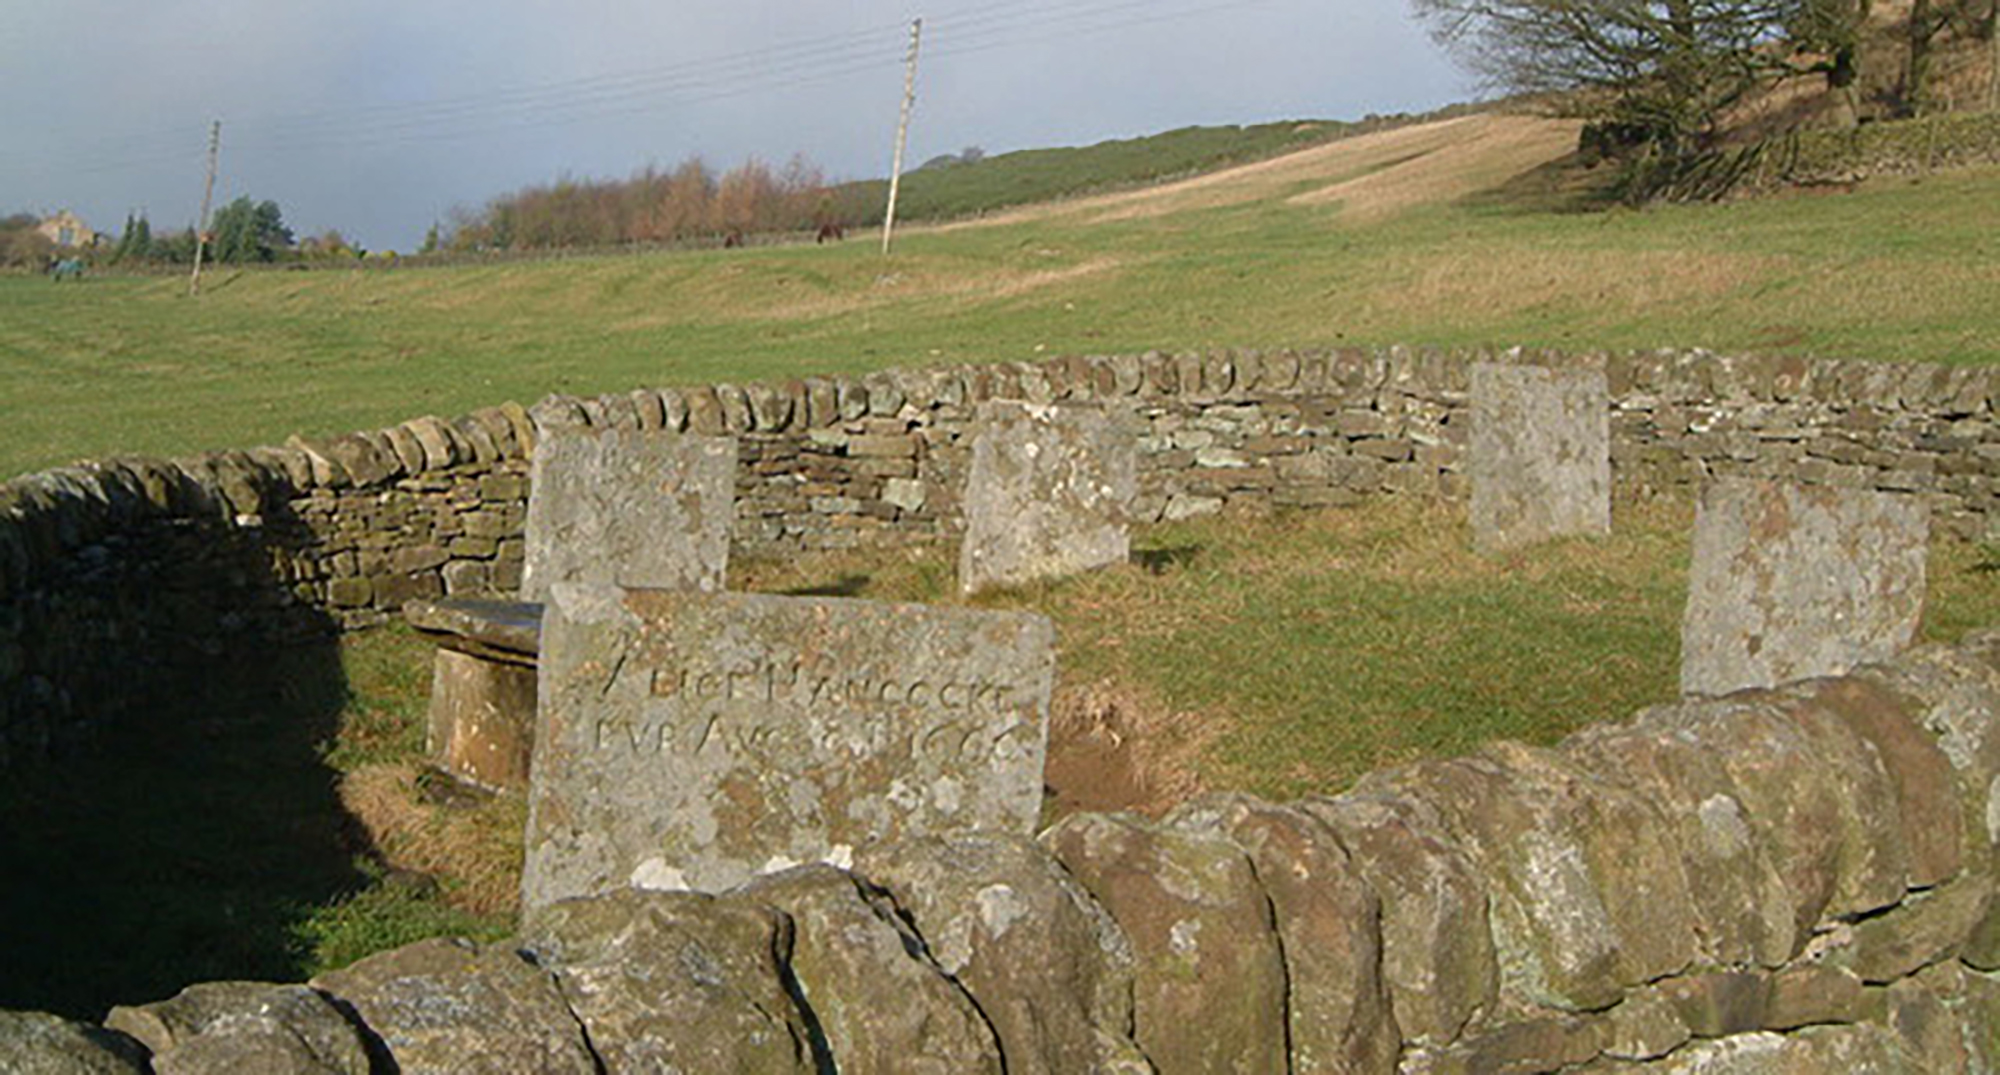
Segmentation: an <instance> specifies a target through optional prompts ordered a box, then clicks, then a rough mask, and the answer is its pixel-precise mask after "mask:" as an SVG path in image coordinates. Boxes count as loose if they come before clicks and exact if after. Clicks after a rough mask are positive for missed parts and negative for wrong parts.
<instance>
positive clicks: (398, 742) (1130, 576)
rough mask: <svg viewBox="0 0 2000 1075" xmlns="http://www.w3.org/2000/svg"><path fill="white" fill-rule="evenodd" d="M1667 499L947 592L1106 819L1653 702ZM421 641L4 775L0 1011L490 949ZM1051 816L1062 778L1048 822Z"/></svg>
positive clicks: (245, 687)
mask: <svg viewBox="0 0 2000 1075" xmlns="http://www.w3.org/2000/svg"><path fill="white" fill-rule="evenodd" d="M1690 516H1691V512H1690V511H1689V509H1688V508H1687V506H1686V505H1685V504H1681V503H1678V502H1670V501H1661V502H1655V503H1650V504H1638V505H1634V504H1621V505H1620V506H1619V510H1618V515H1617V520H1616V521H1617V531H1616V533H1614V534H1613V535H1611V536H1610V537H1607V538H1602V539H1593V540H1574V541H1566V542H1557V543H1552V544H1548V545H1544V546H1539V547H1536V548H1532V549H1528V550H1524V551H1520V552H1517V553H1513V554H1510V555H1508V556H1505V557H1502V558H1497V559H1487V558H1482V557H1479V556H1475V555H1473V554H1472V553H1471V552H1470V551H1469V550H1468V546H1469V540H1468V535H1467V532H1466V527H1465V522H1464V519H1463V515H1462V509H1458V508H1453V507H1450V506H1446V505H1438V504H1420V503H1415V502H1411V501H1407V500H1398V499H1383V500H1378V501H1376V502H1374V503H1372V504H1371V505H1370V506H1368V507H1365V508H1359V509H1349V510H1336V511H1326V512H1311V513H1293V512H1280V513H1276V514H1272V515H1269V516H1244V515H1235V516H1230V517H1226V518H1213V519H1205V520H1196V521H1191V522H1186V523H1179V524H1173V525H1168V526H1161V527H1157V528H1153V529H1150V530H1148V531H1146V532H1144V533H1142V534H1141V535H1139V536H1138V539H1137V541H1136V543H1135V544H1136V551H1135V554H1134V556H1133V558H1132V562H1130V563H1128V564H1125V565H1121V566H1117V567H1113V568H1110V569H1106V570H1102V571H1098V572H1093V573H1090V574H1086V575H1083V576H1079V577H1075V578H1070V579H1065V580H1061V581H1057V582H1051V583H1047V584H1042V585H1036V586H1031V587H1025V588H1022V589H1019V590H1014V591H1007V592H1000V593H995V594H988V595H983V596H981V597H979V598H977V599H975V600H974V602H973V603H974V604H976V605H980V606H985V607H1003V608H1024V609H1031V610H1034V611H1038V612H1041V613H1043V614H1045V615H1048V616H1049V617H1050V618H1051V619H1053V620H1054V622H1055V623H1056V626H1057V631H1058V639H1059V652H1058V659H1057V668H1058V673H1057V688H1056V698H1055V711H1056V724H1057V731H1056V733H1055V735H1054V742H1055V745H1054V747H1053V752H1054V755H1055V757H1054V758H1052V766H1051V772H1052V774H1053V773H1056V772H1058V771H1059V766H1058V765H1057V764H1056V763H1057V762H1059V761H1060V760H1061V759H1062V758H1063V757H1064V756H1066V755H1069V752H1072V751H1076V750H1078V749H1081V748H1084V747H1088V745H1089V744H1088V742H1087V739H1088V736H1089V735H1091V734H1094V733H1093V726H1092V725H1091V724H1090V722H1089V719H1081V718H1090V717H1091V715H1092V714H1093V713H1096V712H1097V711H1096V710H1094V709H1093V706H1097V705H1099V704H1100V703H1102V701H1103V700H1105V699H1110V700H1113V701H1114V702H1115V703H1116V704H1117V706H1118V707H1122V711H1121V712H1119V713H1118V714H1117V715H1116V721H1115V729H1114V730H1116V731H1117V732H1119V733H1120V734H1121V735H1122V736H1123V742H1122V745H1121V746H1120V747H1119V748H1118V750H1117V751H1116V755H1117V764H1118V765H1119V766H1120V774H1122V775H1120V774H1109V775H1107V777H1106V779H1105V781H1104V782H1105V783H1107V784H1113V785H1118V784H1120V782H1121V781H1123V780H1125V779H1126V778H1127V777H1130V776H1131V773H1128V772H1125V771H1124V769H1125V767H1130V769H1131V770H1132V772H1137V773H1139V774H1141V775H1142V776H1143V777H1144V778H1145V779H1144V780H1141V781H1139V785H1140V786H1135V787H1134V788H1133V789H1132V792H1133V795H1134V798H1133V799H1132V800H1131V801H1130V802H1127V803H1118V804H1117V805H1131V806H1135V807H1139V808H1158V807H1161V806H1164V805H1167V804H1168V802H1169V801H1170V800H1171V798H1172V797H1173V796H1175V795H1178V794H1182V793H1185V792H1186V791H1187V790H1189V789H1191V788H1193V787H1196V786H1203V787H1207V788H1211V789H1245V790H1251V791H1255V792H1259V793H1262V794H1265V795H1269V796H1274V797H1288V796H1294V795H1299V794H1304V793H1313V792H1320V793H1332V792H1337V791H1339V790H1341V789H1342V788H1344V787H1346V786H1347V785H1348V784H1350V783H1351V782H1352V781H1353V780H1354V779H1355V778H1357V777H1358V776H1360V775H1361V774H1363V773H1365V772H1367V771H1369V770H1371V769H1375V768H1379V767H1381V766H1384V765H1391V764H1396V763H1400V762H1406V761H1409V760H1412V759H1415V758H1420V757H1430V756H1439V755H1451V754H1458V753H1463V752H1466V751H1469V750H1473V749H1476V748H1477V747H1478V746H1479V745H1480V744H1481V743H1485V742H1488V741H1491V740H1493V739H1497V738H1503V737H1504V738H1512V739H1519V740H1526V741H1528V742H1534V743H1551V742H1554V741H1555V740H1557V739H1559V738H1561V737H1562V736H1563V735H1565V734H1567V733H1569V732H1570V731H1573V730H1575V729H1576V728H1579V727H1581V726H1583V725H1585V724H1589V723H1592V722H1596V721H1603V720H1612V719H1619V718H1622V717H1624V716H1626V715H1628V714H1630V713H1631V712H1633V711H1634V710H1636V709H1638V708H1640V707H1642V706H1645V705H1648V704H1652V703H1656V702H1662V701H1667V700H1670V699H1671V698H1672V697H1673V694H1674V689H1675V679H1676V669H1677V667H1678V659H1679V658H1678V648H1679V637H1678V636H1679V616H1680V608H1681V604H1682V602H1683V601H1684V600H1685V595H1686V582H1685V577H1686V568H1687V565H1686V561H1687V532H1688V525H1689V522H1690ZM953 554H954V550H952V549H950V548H943V547H940V548H926V549H914V550H885V551H876V552H856V553H842V554H825V555H813V556H802V557H795V558H791V559H787V560H783V561H777V560H762V561H760V560H753V559H744V558H739V559H738V561H737V562H735V563H733V564H732V565H731V575H732V586H733V587H734V588H737V589H744V590H752V591H760V592H784V593H823V594H836V595H842V596H854V597H863V598H870V599H877V600H894V601H922V602H927V603H932V604H958V603H961V599H960V598H959V597H958V596H957V595H956V593H955V587H954V563H955V559H954V555H953ZM1931 563H1932V579H1931V594H1930V606H1929V609H1928V611H1927V615H1926V623H1925V627H1924V636H1925V637H1926V638H1927V639H1936V640H1945V641H1949V640H1953V639H1955V638H1957V637H1958V636H1960V635H1961V634H1963V633H1964V632H1965V631H1967V630H1970V629H1973V628H1975V627H1982V626H1988V625H1991V624H1994V623H1996V622H2000V585H1996V584H1995V575H1994V572H1995V571H1996V570H2000V552H1996V550H1994V549H1991V548H1980V547H1978V546H1973V545H1967V544H1964V543H1961V542H1957V541H1955V540H1951V539H1945V538H1940V539H1939V540H1938V542H1937V544H1936V546H1935V547H1934V549H1933V552H1932V560H1931ZM430 657H431V647H430V645H429V644H428V643H427V642H425V641H424V640H423V639H421V638H419V637H417V636H416V635H414V634H413V633H412V632H410V631H408V630H406V629H403V628H400V627H398V628H392V629H385V630H379V631H373V632H367V633H363V634H358V635H353V636H349V637H347V638H345V639H343V640H341V641H340V642H339V643H337V644H335V643H324V644H320V645H316V646H307V647H301V648H296V649H290V650H281V651H276V652H273V653H269V654H263V655H260V659H259V660H257V661H254V662H253V661H241V660H236V661H228V660H223V661H219V662H218V665H217V667H215V668H213V669H208V670H206V672H205V674H204V675H203V676H202V677H200V681H201V683H202V685H201V686H200V687H199V688H197V689H192V690H190V691H189V692H187V693H186V694H185V695H183V696H180V697H179V700H178V702H177V703H176V704H173V705H170V706H167V707H164V708H162V709H161V710H160V711H158V712H156V713H152V714H148V715H147V719H143V720H136V721H129V722H126V723H125V724H124V725H122V726H121V728H120V731H119V732H118V733H117V734H116V735H115V736H112V737H110V738H109V739H108V740H107V741H105V742H104V743H103V744H101V746H102V749H101V750H100V751H98V752H96V753H93V754H90V755H85V756H81V757H73V758H69V759H67V760H65V762H64V763H63V765H62V766H60V767H59V768H54V769H50V770H48V771H45V772H41V773H31V774H27V775H26V777H25V778H21V779H16V780H15V781H14V782H13V783H11V784H9V785H7V786H5V787H4V788H0V817H4V818H6V819H7V825H6V826H4V827H0V862H5V863H6V864H7V871H8V878H9V883H8V884H5V885H0V952H4V953H5V954H6V962H5V963H4V973H0V1008H31V1009H43V1010H54V1011H58V1012H63V1013H67V1014H71V1015H77V1016H84V1017H93V1018H94V1017H99V1016H101V1015H102V1014H103V1012H104V1010H105V1009H106V1008H107V1007H108V1006H109V1005H111V1004H114V1003H133V1002H143V1001H148V1000H154V999H159V998H162V997H165V996H168V995H170V994H172V993H173V992H175V991H176V990H178V989H179V988H181V987H182V986H184V985H186V984H188V983H190V982H194V981H199V980H211V979H222V978H262V979H271V980H281V981H282V980H299V979H302V978H304V977H306V976H308V975H310V974H313V973H316V972H318V971H320V970H324V969H328V968H331V967H338V966H342V965H344V964H346V963H348V962H351V961H352V960H354V959H358V958H360V957H362V956H365V955H367V954H370V953H372V952H375V951H380V950H383V949H387V948H392V947H395V946H398V945H401V944H405V943H408V942H410V941H413V940H417V939H420V938H423V937H428V936H436V935H441V934H456V935H469V936H473V937H478V938H486V939H492V938H498V937H501V936H505V935H506V934H507V933H508V932H509V931H510V930H511V929H512V927H513V915H512V907H511V902H510V901H511V896H512V893H513V892H514V891H515V887H514V886H515V884H516V878H517V873H516V871H517V870H518V867H519V862H520V834H521V828H522V823H523V819H524V813H523V809H522V801H521V797H520V796H518V795H516V796H503V797H498V798H492V799H483V798H479V797H473V798H472V799H470V800H468V799H467V798H466V797H464V796H433V795H430V794H429V793H428V792H427V790H426V789H427V788H429V787H432V786H434V782H432V781H427V780H426V779H425V778H423V777H421V776H418V775H416V772H417V770H416V766H417V765H418V763H419V762H420V761H421V758H422V750H423V733H422V727H423V722H424V710H425V699H426V695H427V693H428V689H429V668H430ZM1080 744H1081V746H1080ZM1067 771H1068V772H1069V773H1070V774H1071V775H1072V776H1074V770H1073V769H1071V770H1067ZM1148 781H1150V783H1149V782H1148ZM1059 790H1060V789H1059ZM1074 808H1077V804H1075V803H1073V802H1070V801H1068V800H1066V799H1063V798H1062V797H1061V796H1058V798H1057V799H1054V800H1051V804H1050V816H1051V817H1053V816H1055V815H1057V814H1060V813H1062V812H1065V811H1067V810H1069V809H1074Z"/></svg>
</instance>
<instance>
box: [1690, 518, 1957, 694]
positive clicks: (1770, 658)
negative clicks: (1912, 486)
mask: <svg viewBox="0 0 2000 1075" xmlns="http://www.w3.org/2000/svg"><path fill="white" fill-rule="evenodd" d="M1929 538H1930V522H1929V510H1928V508H1926V506H1925V505H1924V503H1923V501H1922V500H1920V499H1917V498H1915V497H1903V496H1896V495H1894V494H1889V493H1877V492H1871V491H1866V490H1856V489H1836V488H1832V487H1829V486H1793V485H1784V484H1778V483H1775V482H1768V481H1759V480H1751V479H1718V480H1716V481H1714V482H1712V483H1710V484H1709V485H1708V486H1707V487H1706V488H1704V489H1703V490H1702V493H1701V500H1700V505H1699V507H1698V509H1697V511H1696V514H1695V530H1694V560H1693V566H1692V567H1691V568H1690V570H1689V577H1688V603H1687V612H1686V615H1685V617H1684V618H1683V620H1682V624H1681V690H1682V691H1684V692H1686V693H1689V694H1726V693H1728V692H1730V691H1735V690H1742V689H1744V688H1746V687H1769V686H1774V685H1777V684H1780V683H1788V682H1791V681H1793V680H1799V679H1806V678H1809V677H1812V676H1836V675H1841V674H1843V673H1845V672H1847V671H1848V670H1849V669H1851V668H1853V667H1854V666H1856V665H1859V664H1864V663H1868V662H1873V661H1885V660H1888V659H1889V658H1891V657H1894V656H1895V655H1896V654H1897V653H1898V652H1899V651H1901V650H1902V649H1904V648H1905V647H1907V646H1908V645H1909V644H1910V641H1911V639H1912V638H1913V637H1914V636H1915V634H1916V630H1917V624H1918V621H1919V619H1920V618H1921V616H1922V613H1923V603H1924V568H1925V556H1926V552H1927V548H1926V546H1927V543H1928V542H1929Z"/></svg>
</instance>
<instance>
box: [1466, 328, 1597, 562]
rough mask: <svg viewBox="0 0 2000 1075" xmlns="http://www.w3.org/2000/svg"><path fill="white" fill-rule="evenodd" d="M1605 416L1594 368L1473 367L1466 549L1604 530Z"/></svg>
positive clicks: (1515, 545)
mask: <svg viewBox="0 0 2000 1075" xmlns="http://www.w3.org/2000/svg"><path fill="white" fill-rule="evenodd" d="M1610 416H1611V395H1610V389H1609V388H1608V387H1607V384H1606V382H1605V378H1604V374H1603V372H1602V371H1600V370H1579V369H1548V368H1545V367H1541V366H1517V365H1500V364H1497V363H1491V362H1480V363H1475V364H1474V365H1473V367H1472V445H1471V455H1470V459H1469V461H1468V469H1469V470H1470V471H1471V480H1472V505H1471V518H1472V540H1473V545H1474V546H1475V547H1477V548H1478V549H1479V550H1480V551H1482V552H1489V553H1490V552H1500V551H1504V550H1507V549H1513V548H1518V547H1521V546H1524V545H1531V544H1534V543H1536V542H1540V541H1546V540H1549V539H1551V538H1558V537H1567V536H1571V535H1577V534H1584V535H1588V534H1608V533H1610V532H1611V417H1610Z"/></svg>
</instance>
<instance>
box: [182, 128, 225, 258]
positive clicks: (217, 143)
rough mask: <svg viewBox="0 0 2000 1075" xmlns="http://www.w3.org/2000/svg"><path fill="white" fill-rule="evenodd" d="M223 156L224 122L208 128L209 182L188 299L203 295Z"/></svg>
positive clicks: (204, 193)
mask: <svg viewBox="0 0 2000 1075" xmlns="http://www.w3.org/2000/svg"><path fill="white" fill-rule="evenodd" d="M221 155H222V121H221V120H216V121H215V122H214V123H212V124H210V125H209V128H208V181H207V182H206V183H203V184H202V185H201V222H200V223H199V224H198V225H196V227H195V232H194V274H193V275H191V276H189V277H188V297H189V298H193V297H194V296H196V295H198V294H200V293H201V256H202V255H203V254H204V253H206V252H207V250H208V207H209V204H210V203H211V202H212V201H213V200H214V198H215V163H216V159H217V158H218V157H220V156H221Z"/></svg>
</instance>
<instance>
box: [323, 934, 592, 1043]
mask: <svg viewBox="0 0 2000 1075" xmlns="http://www.w3.org/2000/svg"><path fill="white" fill-rule="evenodd" d="M309 984H311V985H312V987H313V988H315V989H318V990H320V991H321V992H323V993H326V994H328V995H329V996H331V997H332V998H333V999H334V1000H335V1001H336V1002H338V1003H341V1004H344V1005H346V1006H347V1007H348V1008H349V1009H350V1010H352V1011H353V1012H354V1013H355V1015H356V1016H357V1017H359V1018H360V1020H361V1022H362V1023H363V1024H364V1025H365V1026H366V1027H367V1028H368V1030H369V1031H370V1032H371V1033H372V1034H374V1035H375V1037H376V1039H377V1040H378V1041H379V1042H380V1043H381V1046H382V1048H384V1049H385V1050H386V1051H387V1052H388V1054H389V1059H390V1060H391V1061H392V1062H393V1064H394V1065H395V1066H394V1067H393V1068H389V1070H401V1071H413V1072H414V1071H537V1072H550V1073H561V1072H576V1073H577V1075H594V1073H595V1072H596V1071H597V1070H598V1067H597V1062H596V1059H595V1057H594V1056H593V1055H592V1054H591V1051H590V1046H589V1045H588V1044H587V1043H586V1042H585V1040H584V1036H583V1030H582V1028H581V1027H579V1026H578V1025H577V1021H576V1018H575V1017H574V1016H573V1015H571V1014H570V1010H569V1007H568V1005H567V1004H565V1003H564V1001H563V995H562V993H561V991H560V990H558V988H557V986H556V980H555V977H554V976H553V975H551V974H550V973H549V972H548V971H546V970H544V969H542V968H540V967H537V966H535V965H534V964H533V963H530V962H529V961H528V960H526V959H524V958H522V957H521V955H520V954H518V953H517V952H515V951H514V950H513V949H512V948H510V947H507V946H505V945H492V946H481V945H477V944H473V943H472V942H470V941H462V940H429V941H418V942H417V943H415V944H411V945H405V946H404V947H402V948H397V949H394V950H392V951H388V952H383V953H380V954H378V955H373V956H369V957H368V958H366V959H363V960H361V961H360V962H358V963H356V964H354V965H353V966H350V967H347V968H345V969H344V970H337V971H332V972H329V973H326V974H322V975H320V976H319V977H317V978H314V979H313V980H312V981H311V983H309Z"/></svg>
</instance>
